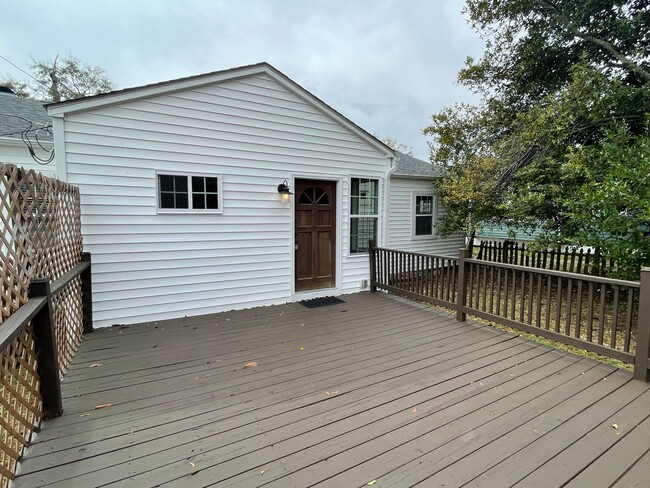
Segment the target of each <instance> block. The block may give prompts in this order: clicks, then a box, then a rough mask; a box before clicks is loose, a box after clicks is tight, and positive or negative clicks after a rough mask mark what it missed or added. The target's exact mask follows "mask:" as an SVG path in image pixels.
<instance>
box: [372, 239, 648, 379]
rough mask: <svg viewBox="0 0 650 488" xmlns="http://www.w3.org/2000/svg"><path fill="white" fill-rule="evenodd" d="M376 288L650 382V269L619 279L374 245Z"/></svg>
mask: <svg viewBox="0 0 650 488" xmlns="http://www.w3.org/2000/svg"><path fill="white" fill-rule="evenodd" d="M370 269H371V289H372V290H373V291H375V290H377V289H380V290H385V291H388V292H391V293H395V294H398V295H403V296H406V297H409V298H414V299H417V300H422V301H425V302H428V303H432V304H434V305H440V306H443V307H447V308H450V309H452V310H455V311H456V316H457V319H458V320H459V321H463V320H465V317H466V316H467V315H472V316H474V317H478V318H481V319H485V320H489V321H491V322H495V323H498V324H502V325H505V326H508V327H513V328H516V329H519V330H522V331H524V332H530V333H533V334H536V335H538V336H541V337H545V338H548V339H552V340H555V341H558V342H561V343H564V344H567V345H571V346H576V347H580V348H582V349H585V350H587V351H591V352H595V353H597V354H600V355H602V356H607V357H610V358H614V359H618V360H620V361H623V362H625V363H629V364H633V365H634V377H635V378H637V379H640V380H642V381H647V380H648V356H649V355H650V270H646V269H644V270H642V272H641V282H636V281H625V280H615V279H609V278H603V277H598V276H590V275H584V274H577V273H569V272H564V271H556V270H548V269H540V268H533V267H528V266H520V265H515V264H504V263H497V262H490V261H484V260H480V259H471V258H470V256H469V251H467V250H466V249H461V250H460V252H459V256H458V257H457V258H455V257H450V256H434V255H428V254H421V253H412V252H406V251H399V250H394V249H386V248H378V247H375V246H374V245H372V246H371V250H370Z"/></svg>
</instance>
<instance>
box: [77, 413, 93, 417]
mask: <svg viewBox="0 0 650 488" xmlns="http://www.w3.org/2000/svg"><path fill="white" fill-rule="evenodd" d="M89 415H90V414H89V413H82V414H81V415H79V417H88V416H89Z"/></svg>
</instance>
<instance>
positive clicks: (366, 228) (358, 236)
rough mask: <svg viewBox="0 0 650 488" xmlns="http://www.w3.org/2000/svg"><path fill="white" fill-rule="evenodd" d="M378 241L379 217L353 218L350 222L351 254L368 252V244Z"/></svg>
mask: <svg viewBox="0 0 650 488" xmlns="http://www.w3.org/2000/svg"><path fill="white" fill-rule="evenodd" d="M376 239H377V217H353V218H352V219H351V220H350V252H351V253H360V252H368V242H369V241H371V240H376Z"/></svg>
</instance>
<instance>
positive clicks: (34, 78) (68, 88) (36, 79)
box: [0, 54, 75, 93]
mask: <svg viewBox="0 0 650 488" xmlns="http://www.w3.org/2000/svg"><path fill="white" fill-rule="evenodd" d="M56 57H57V59H58V57H59V55H58V54H57V56H56ZM0 59H4V60H5V61H6V62H7V63H9V64H10V65H11V66H13V67H14V68H16V69H17V70H20V71H22V72H23V73H25V74H26V75H27V76H29V77H30V78H31V79H33V80H34V81H36V82H38V83H40V84H41V85H43V86H44V87H46V88H47V89H48V90H49V89H50V88H51V87H50V85H49V84H48V83H47V82H45V81H43V80H39V79H38V78H36V77H35V76H34V75H32V74H31V73H29V72H27V71H25V70H24V69H22V68H21V67H20V66H18V65H17V64H15V63H12V62H11V61H9V60H8V59H7V58H5V57H4V56H3V55H2V54H0ZM54 62H55V63H56V60H55V61H54ZM57 81H58V83H59V84H60V85H61V86H63V87H64V88H65V89H66V90H68V91H69V92H70V93H75V92H74V90H72V89H71V88H70V87H69V86H68V85H66V84H65V83H63V82H62V81H61V80H60V79H57Z"/></svg>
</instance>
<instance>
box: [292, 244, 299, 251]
mask: <svg viewBox="0 0 650 488" xmlns="http://www.w3.org/2000/svg"><path fill="white" fill-rule="evenodd" d="M293 248H294V249H295V250H296V251H297V250H298V243H296V244H294V246H293Z"/></svg>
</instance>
